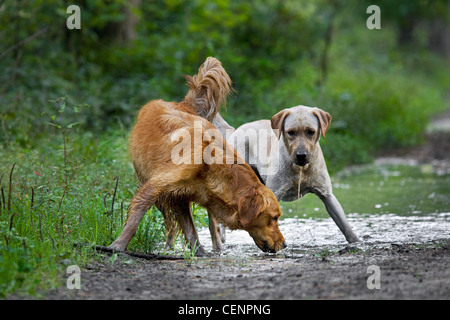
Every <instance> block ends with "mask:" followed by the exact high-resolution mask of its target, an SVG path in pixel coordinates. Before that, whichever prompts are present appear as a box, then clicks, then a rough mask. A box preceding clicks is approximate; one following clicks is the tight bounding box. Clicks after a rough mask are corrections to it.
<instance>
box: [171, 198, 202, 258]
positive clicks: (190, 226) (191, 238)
mask: <svg viewBox="0 0 450 320" xmlns="http://www.w3.org/2000/svg"><path fill="white" fill-rule="evenodd" d="M174 212H175V213H176V217H177V221H178V225H179V226H180V228H181V230H182V232H183V234H184V238H185V239H186V241H187V242H188V243H189V245H190V247H191V248H192V249H193V250H194V251H195V255H196V256H199V257H201V256H206V255H207V253H206V251H205V249H204V248H203V246H202V245H201V244H200V241H199V238H198V233H197V230H196V229H195V225H194V220H193V218H192V213H191V205H190V203H186V204H180V205H179V206H178V208H176V209H174Z"/></svg>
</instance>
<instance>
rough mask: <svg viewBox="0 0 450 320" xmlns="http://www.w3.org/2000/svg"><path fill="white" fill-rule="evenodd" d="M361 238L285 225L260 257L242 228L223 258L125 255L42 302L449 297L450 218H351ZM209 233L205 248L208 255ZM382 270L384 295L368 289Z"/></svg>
mask: <svg viewBox="0 0 450 320" xmlns="http://www.w3.org/2000/svg"><path fill="white" fill-rule="evenodd" d="M349 222H350V223H351V225H352V226H353V227H354V228H355V231H356V232H357V234H358V235H359V236H360V237H361V238H362V239H363V241H362V242H360V243H357V244H353V245H348V244H347V243H346V241H345V239H344V237H343V236H342V234H340V232H339V230H338V229H337V227H336V225H335V224H334V223H333V222H332V221H331V219H285V220H283V221H281V222H280V229H281V230H282V232H283V233H284V234H285V237H286V239H287V240H289V241H290V245H289V247H288V248H287V249H285V250H283V251H282V252H281V253H278V254H276V255H269V254H264V253H262V252H261V251H259V249H258V248H257V247H256V246H255V245H254V244H253V241H252V239H251V238H250V236H248V234H246V233H245V232H244V231H233V232H230V231H228V232H227V245H226V248H225V251H224V252H223V253H222V254H221V255H220V256H215V257H214V256H213V257H209V258H194V259H192V258H189V257H188V258H186V259H185V260H179V261H147V260H141V259H136V258H132V257H130V256H126V255H122V256H119V258H118V259H117V260H116V261H115V262H113V263H111V262H110V259H109V258H110V256H109V255H105V256H104V258H103V259H102V260H101V261H97V262H95V263H93V264H90V265H88V266H86V267H85V268H84V269H83V270H82V272H81V275H80V276H81V289H80V290H69V289H67V287H66V280H67V276H66V275H64V276H63V277H62V278H61V287H60V288H58V289H56V290H54V291H51V292H50V293H48V294H46V298H47V299H163V300H166V299H186V300H200V299H201V300H203V299H219V300H227V299H233V300H247V299H256V300H260V299H270V300H272V299H283V300H285V299H449V298H450V270H449V268H448V266H449V265H450V251H449V248H450V240H449V239H450V213H440V214H435V215H430V216H426V217H420V216H416V217H414V216H413V217H401V216H395V215H393V214H387V215H379V216H378V215H356V214H354V215H350V216H349ZM208 233H209V232H208V230H207V229H203V230H201V231H200V233H199V235H200V238H201V242H202V243H204V245H205V248H206V249H207V250H211V245H210V241H209V234H208ZM373 265H375V266H378V267H379V269H380V273H379V280H380V282H379V283H380V289H376V288H375V289H369V287H370V285H369V287H368V284H367V283H368V280H369V282H370V283H372V282H371V281H370V279H369V277H370V276H371V275H372V272H369V273H368V268H369V266H373Z"/></svg>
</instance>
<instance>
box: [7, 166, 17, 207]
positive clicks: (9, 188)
mask: <svg viewBox="0 0 450 320" xmlns="http://www.w3.org/2000/svg"><path fill="white" fill-rule="evenodd" d="M15 166H16V164H15V163H14V164H13V166H12V168H11V172H10V173H9V187H8V211H10V210H11V190H12V174H13V171H14V167H15Z"/></svg>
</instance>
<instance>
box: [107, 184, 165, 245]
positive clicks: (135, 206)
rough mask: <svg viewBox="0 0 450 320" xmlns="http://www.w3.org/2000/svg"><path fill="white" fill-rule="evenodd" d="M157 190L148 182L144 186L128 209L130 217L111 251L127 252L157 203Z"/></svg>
mask: <svg viewBox="0 0 450 320" xmlns="http://www.w3.org/2000/svg"><path fill="white" fill-rule="evenodd" d="M157 194H158V192H157V190H156V188H154V187H153V186H152V185H150V184H149V183H148V182H147V183H146V184H144V185H142V186H141V187H140V188H139V190H138V192H137V194H136V195H135V197H134V198H133V200H131V203H130V207H129V208H128V217H127V221H126V222H125V226H124V228H123V231H122V233H121V234H120V236H119V237H118V238H117V239H116V240H115V241H114V242H113V243H112V244H111V245H110V246H109V247H110V248H111V249H114V250H118V251H125V250H126V249H127V246H128V244H129V243H130V241H131V239H132V238H133V236H134V235H135V233H136V230H137V228H138V226H139V223H140V222H141V220H142V218H143V217H144V215H145V213H146V212H147V210H148V209H150V207H151V206H152V205H153V204H154V203H155V201H156V198H157Z"/></svg>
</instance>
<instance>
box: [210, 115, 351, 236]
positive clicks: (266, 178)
mask: <svg viewBox="0 0 450 320" xmlns="http://www.w3.org/2000/svg"><path fill="white" fill-rule="evenodd" d="M330 122H331V116H330V114H329V113H328V112H325V111H323V110H321V109H319V108H311V107H306V106H296V107H293V108H289V109H284V110H281V111H280V112H278V113H277V114H276V115H274V116H273V117H272V119H271V120H258V121H254V122H249V123H246V124H244V125H242V126H240V127H239V128H237V129H236V130H235V131H234V130H233V129H232V128H231V127H230V126H229V125H228V123H226V121H225V120H224V119H223V118H222V117H221V116H220V114H217V116H216V118H215V119H214V121H213V124H214V125H215V126H216V127H217V128H218V129H219V131H221V133H222V134H223V135H224V136H225V137H226V138H227V141H228V143H230V144H231V145H233V146H234V147H235V149H236V151H237V152H238V153H239V154H240V155H241V156H242V157H244V159H245V160H246V161H247V163H248V164H249V165H250V166H251V167H252V168H253V170H255V172H256V173H257V175H258V177H259V178H260V180H261V181H262V182H263V183H264V184H265V185H266V186H267V187H269V189H271V190H272V191H273V193H274V194H275V196H276V197H277V199H278V200H282V201H294V200H296V199H298V198H299V196H303V195H305V194H307V193H314V194H315V195H317V196H318V197H319V198H320V199H321V200H322V202H323V203H324V204H325V207H326V209H327V211H328V213H329V214H330V216H331V218H333V220H334V222H335V223H336V224H337V226H338V227H339V229H340V230H341V231H342V233H343V234H344V236H345V238H346V239H347V241H348V242H356V241H359V239H358V237H357V236H356V234H355V233H354V232H353V230H352V228H351V227H350V225H349V223H348V221H347V218H346V217H345V213H344V210H343V209H342V206H341V205H340V203H339V201H338V200H337V199H336V197H335V196H334V195H333V190H332V186H331V180H330V176H329V174H328V170H327V166H326V163H325V159H324V157H323V154H322V149H321V148H320V145H319V140H320V136H321V135H322V136H323V137H325V134H326V132H327V130H328V127H329V125H330ZM299 190H300V192H299Z"/></svg>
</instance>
